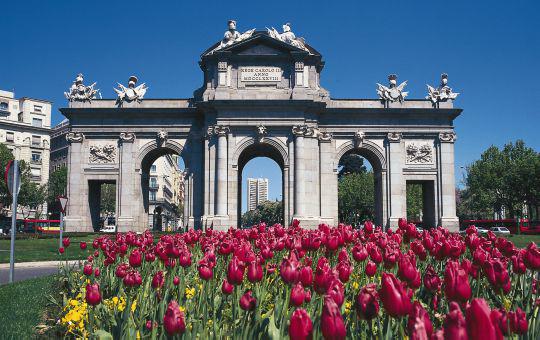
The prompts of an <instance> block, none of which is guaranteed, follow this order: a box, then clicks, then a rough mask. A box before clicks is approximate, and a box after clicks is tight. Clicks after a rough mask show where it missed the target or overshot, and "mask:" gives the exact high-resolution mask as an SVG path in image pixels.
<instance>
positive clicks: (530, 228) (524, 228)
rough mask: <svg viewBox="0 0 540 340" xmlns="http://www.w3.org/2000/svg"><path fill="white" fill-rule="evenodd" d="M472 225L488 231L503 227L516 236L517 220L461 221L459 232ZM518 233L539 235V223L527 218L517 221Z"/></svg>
mask: <svg viewBox="0 0 540 340" xmlns="http://www.w3.org/2000/svg"><path fill="white" fill-rule="evenodd" d="M471 225H474V226H475V227H482V228H484V229H487V230H489V229H490V228H492V227H505V228H507V229H508V230H510V233H512V234H517V231H518V229H517V226H518V223H517V219H512V218H507V219H502V220H463V221H461V228H460V229H461V230H464V229H467V227H469V226H471ZM519 231H520V233H522V234H540V222H539V221H529V219H527V218H521V219H519Z"/></svg>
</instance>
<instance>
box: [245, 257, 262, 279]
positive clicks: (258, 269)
mask: <svg viewBox="0 0 540 340" xmlns="http://www.w3.org/2000/svg"><path fill="white" fill-rule="evenodd" d="M247 278H248V280H249V282H251V283H255V282H259V281H261V280H262V278H263V269H262V266H261V264H260V262H259V261H253V262H251V263H250V264H249V265H248V268H247Z"/></svg>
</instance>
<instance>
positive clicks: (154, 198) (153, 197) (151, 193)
mask: <svg viewBox="0 0 540 340" xmlns="http://www.w3.org/2000/svg"><path fill="white" fill-rule="evenodd" d="M149 199H150V201H155V200H156V192H155V191H150V196H149Z"/></svg>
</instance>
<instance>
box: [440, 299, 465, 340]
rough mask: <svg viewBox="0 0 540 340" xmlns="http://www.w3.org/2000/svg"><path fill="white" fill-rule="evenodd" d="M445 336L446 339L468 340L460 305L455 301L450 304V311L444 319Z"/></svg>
mask: <svg viewBox="0 0 540 340" xmlns="http://www.w3.org/2000/svg"><path fill="white" fill-rule="evenodd" d="M444 336H445V338H446V339H457V340H467V339H468V337H467V328H466V324H465V319H464V318H463V314H462V313H461V309H460V308H459V305H458V304H457V303H456V302H454V301H452V302H450V311H449V312H448V314H446V317H445V319H444Z"/></svg>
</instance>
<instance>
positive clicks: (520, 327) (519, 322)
mask: <svg viewBox="0 0 540 340" xmlns="http://www.w3.org/2000/svg"><path fill="white" fill-rule="evenodd" d="M508 314H509V315H508V318H509V319H510V329H511V330H512V333H515V334H526V333H527V330H528V329H529V324H528V321H527V314H525V312H524V311H523V310H522V309H521V308H519V307H517V308H516V311H515V312H510V313H508Z"/></svg>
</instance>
